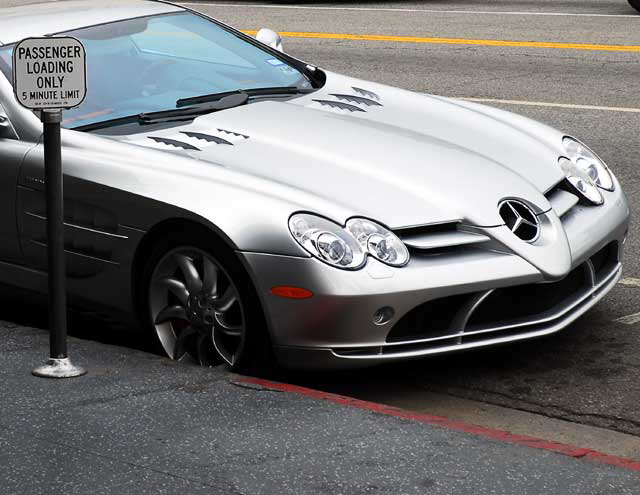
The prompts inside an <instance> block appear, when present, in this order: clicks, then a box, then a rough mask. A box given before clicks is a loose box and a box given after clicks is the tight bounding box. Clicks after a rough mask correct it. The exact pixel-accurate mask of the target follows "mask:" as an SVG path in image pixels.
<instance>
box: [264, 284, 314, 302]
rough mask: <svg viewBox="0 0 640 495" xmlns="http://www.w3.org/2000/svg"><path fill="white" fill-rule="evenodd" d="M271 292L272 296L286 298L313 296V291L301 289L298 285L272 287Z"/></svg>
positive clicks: (307, 297)
mask: <svg viewBox="0 0 640 495" xmlns="http://www.w3.org/2000/svg"><path fill="white" fill-rule="evenodd" d="M271 293H272V294H273V295H274V296H280V297H286V298H288V299H309V298H310V297H313V292H311V291H310V290H307V289H301V288H300V287H289V286H287V285H279V286H278V287H272V288H271Z"/></svg>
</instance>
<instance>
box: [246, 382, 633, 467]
mask: <svg viewBox="0 0 640 495" xmlns="http://www.w3.org/2000/svg"><path fill="white" fill-rule="evenodd" d="M234 381H235V382H237V383H251V384H254V385H259V386H261V387H264V388H268V389H271V390H279V391H281V392H288V393H292V394H296V395H302V396H304V397H310V398H313V399H320V400H326V401H328V402H333V403H334V404H340V405H342V406H349V407H355V408H357V409H364V410H366V411H371V412H374V413H377V414H384V415H386V416H394V417H396V418H400V419H405V420H410V421H419V422H421V423H426V424H430V425H434V426H441V427H443V428H449V429H451V430H456V431H462V432H464V433H470V434H472V435H478V436H481V437H485V438H491V439H492V440H498V441H500V442H506V443H512V444H516V445H522V446H525V447H531V448H533V449H541V450H548V451H551V452H556V453H558V454H563V455H567V456H570V457H575V458H580V459H586V460H588V461H590V462H597V463H600V464H608V465H610V466H616V467H619V468H622V469H628V470H631V471H640V461H636V460H634V459H627V458H625V457H617V456H613V455H609V454H605V453H603V452H598V451H595V450H592V449H586V448H582V447H576V446H573V445H567V444H563V443H559V442H552V441H549V440H543V439H542V438H535V437H529V436H525V435H514V434H513V433H510V432H508V431H504V430H496V429H493V428H484V427H482V426H476V425H473V424H471V423H465V422H464V421H455V420H452V419H448V418H444V417H441V416H432V415H431V414H424V413H417V412H411V411H407V410H404V409H400V408H397V407H393V406H387V405H384V404H378V403H376V402H368V401H365V400H360V399H353V398H351V397H345V396H343V395H337V394H331V393H328V392H322V391H320V390H313V389H310V388H306V387H300V386H298V385H291V384H288V383H279V382H272V381H270V380H263V379H261V378H253V377H242V378H237V379H235V380H234Z"/></svg>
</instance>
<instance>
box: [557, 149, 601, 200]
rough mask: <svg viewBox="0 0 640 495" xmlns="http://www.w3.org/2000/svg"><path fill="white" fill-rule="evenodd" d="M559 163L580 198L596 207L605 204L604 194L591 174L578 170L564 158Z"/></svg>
mask: <svg viewBox="0 0 640 495" xmlns="http://www.w3.org/2000/svg"><path fill="white" fill-rule="evenodd" d="M558 162H559V163H560V168H561V169H562V171H563V172H564V176H565V177H566V178H567V180H568V181H569V183H570V184H571V185H572V186H573V187H574V189H575V190H576V191H577V192H578V193H579V194H580V196H582V197H583V198H585V199H586V200H588V201H589V202H591V203H593V204H594V205H601V204H602V203H604V198H603V197H602V193H601V192H600V190H599V189H598V186H597V185H596V183H595V182H593V179H591V177H590V176H589V174H587V173H586V172H584V171H583V170H582V169H580V168H578V166H577V165H576V164H575V163H574V162H572V161H571V160H569V159H568V158H565V157H564V156H563V157H560V159H559V160H558Z"/></svg>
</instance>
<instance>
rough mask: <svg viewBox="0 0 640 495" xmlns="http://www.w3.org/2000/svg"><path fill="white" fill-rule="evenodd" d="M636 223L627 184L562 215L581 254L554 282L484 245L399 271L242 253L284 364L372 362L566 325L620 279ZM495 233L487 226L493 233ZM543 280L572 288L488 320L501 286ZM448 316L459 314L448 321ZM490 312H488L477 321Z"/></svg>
mask: <svg viewBox="0 0 640 495" xmlns="http://www.w3.org/2000/svg"><path fill="white" fill-rule="evenodd" d="M549 214H551V215H553V212H550V213H549ZM628 221H629V209H628V206H627V203H626V199H625V198H624V195H623V194H622V192H621V191H620V188H619V187H618V188H617V190H616V191H615V192H613V193H608V197H607V203H606V204H605V206H603V207H598V208H596V207H580V206H576V207H575V208H574V209H573V210H572V211H571V212H569V213H568V214H566V215H565V216H563V218H562V219H561V221H560V220H559V219H558V222H554V223H556V224H557V225H559V224H560V223H561V224H562V228H563V229H564V232H565V233H566V236H567V239H568V241H569V243H568V245H569V248H570V251H571V259H572V263H571V269H570V271H568V273H567V274H565V275H566V277H565V279H563V280H565V281H564V282H563V281H560V282H557V281H550V280H545V275H544V274H543V273H542V272H541V271H540V270H538V269H537V268H536V267H535V266H534V265H533V264H531V263H529V262H527V261H526V260H525V259H523V258H522V257H520V256H519V255H517V254H515V253H505V252H498V251H494V250H487V249H481V248H466V249H461V250H457V251H455V252H453V253H449V254H441V255H436V256H425V255H422V256H413V257H412V259H411V261H410V263H409V264H408V265H407V266H405V267H403V268H399V269H394V268H390V267H388V266H386V265H384V264H382V263H380V262H378V261H376V260H374V259H372V258H370V259H369V261H368V262H367V265H366V267H365V268H363V269H362V270H358V271H344V270H339V269H336V268H333V267H330V266H328V265H326V264H324V263H322V262H321V261H319V260H317V259H315V258H298V257H288V256H277V255H269V254H260V253H242V255H243V256H244V258H245V260H246V262H247V263H248V265H249V267H250V270H251V272H252V274H253V276H254V280H255V283H256V286H257V288H258V292H259V294H260V296H261V298H262V301H263V306H264V308H265V312H266V316H267V320H268V323H269V327H270V331H271V338H272V342H273V344H274V349H275V351H276V355H277V357H278V360H279V362H280V363H281V364H282V365H283V366H287V367H292V368H348V367H362V366H367V365H372V364H376V363H380V362H388V361H397V360H405V359H410V358H418V357H420V356H426V355H431V354H437V353H443V352H452V351H457V350H464V349H470V348H474V347H482V346H488V345H495V344H501V343H505V342H511V341H517V340H522V339H528V338H532V337H538V336H542V335H548V334H551V333H554V332H557V331H559V330H561V329H563V328H565V327H566V326H567V325H569V324H570V323H571V322H573V321H574V320H575V319H577V318H578V317H579V316H580V315H582V314H584V313H585V312H586V311H587V310H588V309H589V308H590V307H592V306H593V305H594V304H595V303H596V302H597V301H599V300H600V299H601V298H602V297H603V296H604V295H605V294H606V293H607V292H608V291H609V290H611V288H612V287H613V286H614V285H615V283H616V282H617V280H618V279H619V278H620V276H621V270H622V267H621V262H622V249H623V241H624V239H625V236H626V233H627V230H628ZM490 230H491V229H486V231H487V234H488V235H491V233H490ZM603 253H604V255H603ZM550 255H553V253H552V252H551V253H550ZM596 255H597V256H596ZM603 256H604V258H603ZM605 258H606V259H605ZM603 260H604V261H603ZM595 264H597V265H598V266H597V267H595ZM596 268H597V269H596ZM570 281H573V282H575V283H573V282H571V283H569V282H570ZM540 283H545V288H549V289H550V292H553V291H560V290H562V291H565V292H566V294H560V295H561V296H562V297H559V298H557V300H553V301H551V302H550V303H549V305H548V307H544V305H541V308H540V311H533V312H529V313H527V314H520V315H515V316H516V317H512V318H510V319H507V320H506V321H505V320H504V319H501V317H500V314H499V313H501V311H500V310H499V307H498V311H496V313H497V314H496V315H495V318H493V319H491V318H487V317H486V313H487V312H488V310H487V305H488V304H489V301H491V302H492V304H494V306H495V305H496V303H497V304H499V303H500V302H499V300H497V301H492V299H497V298H498V294H499V292H496V289H500V288H505V287H524V289H523V290H524V291H526V290H527V288H528V287H531V288H532V289H531V290H532V291H534V292H533V293H534V294H540V291H539V290H538V289H537V288H539V287H541V286H540V285H539V284H540ZM546 283H550V285H546ZM554 283H556V284H557V285H555V286H554V285H553V284H554ZM560 284H563V285H560ZM281 285H287V286H295V287H302V288H305V289H309V290H311V291H312V292H313V294H314V296H313V297H312V298H310V299H301V300H293V299H285V298H282V297H277V296H274V295H272V294H271V293H270V289H271V288H272V287H275V286H281ZM536 291H537V292H536ZM543 292H544V291H543ZM522 293H523V294H526V292H522ZM492 294H493V295H492ZM565 296H566V297H565ZM536 297H538V296H536ZM436 300H437V301H445V304H444V305H439V306H438V305H436V306H433V308H438V309H437V311H436V312H434V313H432V314H429V309H433V308H430V307H429V306H428V304H427V303H429V302H431V301H436ZM449 300H450V301H451V304H449ZM523 303H526V301H523ZM551 303H553V304H551ZM483 304H484V307H483ZM382 307H391V308H393V310H394V313H395V316H394V317H393V318H392V319H391V320H390V321H389V322H387V323H386V324H384V325H377V324H376V323H375V322H374V314H375V313H376V311H377V310H378V309H380V308H382ZM421 308H423V309H421ZM417 313H420V314H418V315H417V316H416V314H417ZM443 313H444V314H445V316H447V315H449V317H445V318H443ZM480 313H485V316H484V317H483V318H480V319H478V318H476V316H477V315H478V314H480ZM525 313H526V312H525ZM512 316H513V315H512ZM474 319H475V320H477V321H474ZM407 321H409V323H407ZM401 327H402V328H401ZM407 327H409V328H408V330H407ZM413 327H415V328H413Z"/></svg>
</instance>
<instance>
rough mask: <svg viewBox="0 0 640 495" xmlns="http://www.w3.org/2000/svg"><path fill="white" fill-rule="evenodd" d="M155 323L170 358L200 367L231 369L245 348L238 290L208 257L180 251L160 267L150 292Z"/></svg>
mask: <svg viewBox="0 0 640 495" xmlns="http://www.w3.org/2000/svg"><path fill="white" fill-rule="evenodd" d="M149 305H150V308H149V309H150V312H151V321H152V323H153V325H154V327H155V330H156V333H157V335H158V339H159V340H160V343H161V344H162V347H163V348H164V350H165V352H166V353H167V355H168V356H169V357H171V358H172V359H175V360H177V361H181V360H184V359H194V360H195V361H197V362H198V363H200V364H201V365H202V366H212V365H215V364H218V363H220V362H221V361H222V360H224V361H225V362H226V363H228V364H229V365H233V364H234V363H235V362H236V361H237V359H238V357H239V355H240V353H241V351H242V349H243V346H244V340H245V317H244V311H243V307H242V301H241V299H240V295H239V292H238V289H237V288H236V286H235V285H234V283H233V281H232V280H231V278H230V277H229V275H228V273H227V272H226V271H225V270H224V268H223V267H222V266H221V265H220V264H219V263H218V262H217V261H216V260H215V259H214V258H213V257H212V256H210V255H209V254H208V253H206V252H205V251H202V250H200V249H197V248H191V247H181V248H176V249H173V250H171V251H169V252H168V253H167V254H165V255H164V256H163V257H162V258H161V259H160V261H159V262H158V264H157V265H156V267H155V269H154V271H153V274H152V276H151V283H150V287H149Z"/></svg>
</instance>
